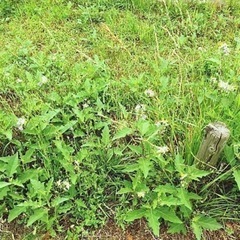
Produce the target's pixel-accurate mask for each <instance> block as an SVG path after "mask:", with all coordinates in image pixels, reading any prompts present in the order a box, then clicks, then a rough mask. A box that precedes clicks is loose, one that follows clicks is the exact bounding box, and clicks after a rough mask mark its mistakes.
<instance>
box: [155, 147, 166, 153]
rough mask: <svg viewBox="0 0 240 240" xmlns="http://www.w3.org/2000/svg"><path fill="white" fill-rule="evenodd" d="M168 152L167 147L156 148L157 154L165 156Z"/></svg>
mask: <svg viewBox="0 0 240 240" xmlns="http://www.w3.org/2000/svg"><path fill="white" fill-rule="evenodd" d="M168 151H169V147H168V146H162V147H157V153H160V154H165V153H167V152H168Z"/></svg>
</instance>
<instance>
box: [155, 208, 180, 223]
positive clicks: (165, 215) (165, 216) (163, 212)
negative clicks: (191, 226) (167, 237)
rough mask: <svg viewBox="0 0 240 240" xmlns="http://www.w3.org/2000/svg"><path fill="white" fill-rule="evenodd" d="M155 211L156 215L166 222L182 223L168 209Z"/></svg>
mask: <svg viewBox="0 0 240 240" xmlns="http://www.w3.org/2000/svg"><path fill="white" fill-rule="evenodd" d="M156 211H157V213H158V216H160V217H162V218H163V219H164V220H166V221H169V222H172V223H182V221H181V220H180V219H179V217H178V216H177V215H176V213H175V212H174V211H173V210H172V209H170V208H168V207H161V208H157V209H156Z"/></svg>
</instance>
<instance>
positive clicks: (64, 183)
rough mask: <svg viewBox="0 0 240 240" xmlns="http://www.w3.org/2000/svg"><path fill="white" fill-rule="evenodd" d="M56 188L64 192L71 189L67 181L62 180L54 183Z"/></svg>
mask: <svg viewBox="0 0 240 240" xmlns="http://www.w3.org/2000/svg"><path fill="white" fill-rule="evenodd" d="M56 186H57V187H58V188H59V189H62V190H64V191H67V190H69V188H70V187H71V185H70V183H69V181H68V180H64V181H61V180H58V181H57V182H56Z"/></svg>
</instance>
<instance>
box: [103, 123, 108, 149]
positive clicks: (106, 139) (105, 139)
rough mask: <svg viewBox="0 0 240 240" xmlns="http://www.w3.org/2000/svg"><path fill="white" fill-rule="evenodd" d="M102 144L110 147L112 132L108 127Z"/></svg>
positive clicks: (104, 130) (105, 128)
mask: <svg viewBox="0 0 240 240" xmlns="http://www.w3.org/2000/svg"><path fill="white" fill-rule="evenodd" d="M102 142H103V144H104V145H108V144H109V143H110V130H109V127H108V126H107V125H106V126H105V127H104V129H103V131H102Z"/></svg>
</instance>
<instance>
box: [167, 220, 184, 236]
mask: <svg viewBox="0 0 240 240" xmlns="http://www.w3.org/2000/svg"><path fill="white" fill-rule="evenodd" d="M167 232H168V233H171V234H174V233H181V232H182V233H183V234H186V232H187V229H186V227H185V226H184V224H183V223H169V229H168V231H167Z"/></svg>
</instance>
